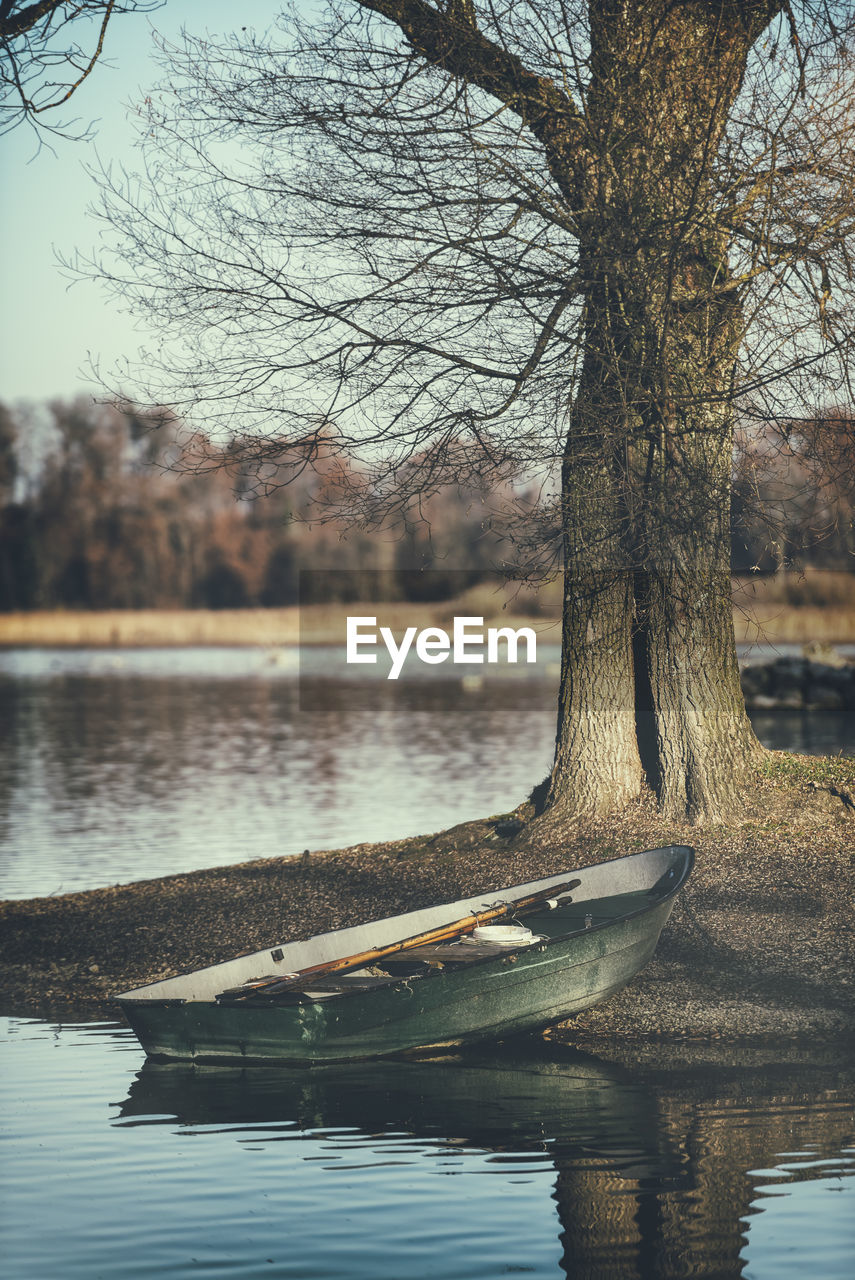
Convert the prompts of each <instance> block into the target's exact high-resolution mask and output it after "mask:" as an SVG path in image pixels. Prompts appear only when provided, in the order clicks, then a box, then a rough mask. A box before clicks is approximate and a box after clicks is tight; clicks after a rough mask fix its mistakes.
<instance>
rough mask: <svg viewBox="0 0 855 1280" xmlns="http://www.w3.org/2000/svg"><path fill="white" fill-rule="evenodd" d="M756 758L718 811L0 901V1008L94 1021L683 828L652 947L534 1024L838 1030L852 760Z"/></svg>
mask: <svg viewBox="0 0 855 1280" xmlns="http://www.w3.org/2000/svg"><path fill="white" fill-rule="evenodd" d="M769 759H770V767H769V768H768V770H767V772H766V774H765V775H764V777H763V778H761V779H760V780H759V781H758V782H757V783H756V785H754V784H752V789H751V792H750V794H747V795H746V797H745V807H744V811H743V812H742V813H741V814H740V815H739V818H738V820H735V821H734V822H733V823H732V824H730V825H728V826H716V827H707V828H689V827H686V826H681V825H677V824H666V823H665V822H663V821H662V820H661V819H660V818H659V817H658V816H657V815H656V814H655V813H653V812H652V811H651V810H650V809H648V808H645V807H644V806H636V807H633V808H632V809H630V810H628V811H627V812H625V813H623V814H621V815H619V816H617V817H615V818H614V819H612V820H610V821H607V822H600V823H595V824H585V825H584V826H583V825H580V824H576V825H574V826H572V827H570V828H569V829H568V830H567V831H566V832H565V833H563V834H562V838H561V840H560V842H559V843H560V847H556V846H555V843H554V842H551V845H550V847H549V848H547V847H542V845H541V844H539V842H538V839H537V838H536V836H533V835H532V834H531V833H530V831H529V830H527V828H526V827H525V826H522V827H521V829H519V830H515V828H516V827H518V826H519V823H518V822H516V821H513V820H509V816H508V815H502V816H500V817H493V818H490V819H485V820H483V821H480V822H472V823H466V824H464V825H462V826H459V827H454V828H452V829H450V830H448V831H443V832H440V833H438V834H436V835H433V836H427V837H419V838H416V839H409V840H402V841H399V842H393V843H386V844H363V845H357V846H355V847H354V848H350V849H344V850H338V851H334V852H329V853H313V854H311V855H310V856H304V857H303V858H298V859H287V860H286V859H279V858H271V859H264V860H261V861H255V862H250V863H244V864H239V865H235V866H227V867H214V868H211V869H209V870H204V871H198V872H192V873H190V874H187V875H178V876H169V877H166V878H164V879H159V880H141V881H138V882H136V883H134V884H130V885H120V886H115V887H111V888H103V889H96V890H92V891H90V892H86V893H74V894H67V895H65V896H63V897H56V898H35V899H29V900H26V901H11V902H4V903H0V976H2V983H3V992H4V995H3V1000H2V1002H0V1007H2V1011H3V1012H6V1013H10V1012H15V1013H18V1014H31V1015H33V1016H39V1017H48V1018H64V1019H67V1018H69V1017H80V1018H84V1019H85V1018H89V1017H94V1016H103V1015H104V1014H109V1013H115V1008H116V1007H115V1005H112V1004H111V997H112V996H113V995H115V994H116V993H117V992H119V991H122V990H125V989H127V988H129V987H132V986H136V985H139V984H141V983H144V982H148V981H153V980H155V979H158V978H162V977H168V976H170V975H173V974H175V973H179V972H182V971H186V970H190V969H195V968H198V967H200V966H202V965H206V964H212V963H215V962H217V961H219V960H225V959H229V958H230V957H232V956H235V955H238V954H241V953H243V952H248V951H254V950H256V949H260V948H262V947H266V946H271V945H274V944H276V943H280V942H283V941H286V940H290V939H296V938H303V937H308V936H310V935H312V934H314V933H319V932H324V931H326V930H328V929H334V928H338V927H341V926H343V925H346V924H354V923H357V922H359V921H363V920H371V919H377V918H380V917H382V916H387V915H394V914H396V913H398V912H400V911H405V910H408V909H410V908H415V907H421V906H427V905H430V904H432V903H437V902H442V901H445V900H451V899H454V898H457V897H460V896H462V895H463V894H469V893H472V892H477V891H480V890H484V891H487V890H489V889H495V888H501V887H503V886H504V885H508V884H513V883H518V882H520V881H523V880H526V879H534V878H536V877H538V876H540V875H549V874H553V873H555V872H559V871H563V870H567V869H572V868H573V867H576V866H584V865H590V864H591V863H595V862H603V861H606V860H608V859H609V858H613V857H617V856H619V855H621V854H623V853H628V852H633V851H635V850H637V849H643V848H652V847H655V846H657V845H663V844H670V843H687V844H692V845H694V847H695V850H696V865H695V871H694V873H693V875H692V879H691V881H690V882H689V884H688V886H687V888H686V889H685V890H684V891H683V893H682V894H681V896H680V898H679V899H678V902H677V905H676V906H675V909H674V912H673V915H672V917H671V921H670V922H669V925H668V926H667V928H666V931H665V933H664V934H663V936H662V940H661V942H660V945H659V948H658V950H657V953H656V955H655V957H654V959H653V960H652V961H651V963H650V964H649V965H648V966H647V968H646V969H645V970H644V971H643V972H642V973H641V974H640V975H639V976H638V977H637V978H636V980H635V981H634V982H633V983H632V984H631V985H630V986H629V987H628V988H627V989H626V990H625V991H623V992H621V993H620V994H619V995H618V996H616V997H615V998H613V999H612V1000H610V1001H608V1002H607V1003H606V1004H604V1005H601V1006H600V1007H598V1008H596V1009H592V1010H590V1011H588V1012H587V1013H585V1014H583V1015H581V1016H580V1017H579V1018H577V1019H575V1020H574V1021H573V1022H571V1023H567V1024H565V1025H564V1026H563V1027H562V1028H560V1029H558V1030H557V1031H553V1032H550V1033H549V1034H550V1035H551V1036H558V1037H560V1038H562V1039H566V1040H568V1041H570V1042H575V1043H592V1042H596V1041H597V1040H599V1039H600V1038H603V1039H607V1038H612V1037H621V1038H624V1039H636V1040H645V1041H654V1040H662V1039H664V1040H673V1041H686V1040H688V1041H696V1042H698V1041H701V1042H709V1041H730V1042H740V1043H746V1044H747V1043H751V1042H754V1043H758V1042H765V1041H769V1040H776V1041H787V1040H789V1041H797V1040H804V1039H810V1040H812V1041H814V1042H816V1041H826V1042H832V1041H839V1040H840V1039H841V1038H848V1037H850V1036H855V892H853V890H855V801H853V784H855V777H853V776H852V773H853V770H855V762H853V761H851V760H848V761H847V760H843V761H821V760H819V761H817V760H812V759H810V758H808V757H795V756H784V755H783V754H781V753H770V757H769ZM518 816H519V817H521V818H523V819H524V818H525V817H526V811H525V810H524V809H523V810H521V811H520V813H519V815H518Z"/></svg>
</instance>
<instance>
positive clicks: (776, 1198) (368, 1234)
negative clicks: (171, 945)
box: [0, 1020, 855, 1280]
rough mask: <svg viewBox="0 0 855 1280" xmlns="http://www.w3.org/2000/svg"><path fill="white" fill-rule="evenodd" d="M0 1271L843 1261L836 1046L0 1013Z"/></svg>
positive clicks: (848, 1218) (326, 1278) (132, 1278)
mask: <svg viewBox="0 0 855 1280" xmlns="http://www.w3.org/2000/svg"><path fill="white" fill-rule="evenodd" d="M0 1034H2V1036H3V1059H4V1071H3V1074H2V1084H0V1092H2V1098H3V1104H4V1105H3V1110H4V1113H5V1115H6V1116H7V1117H8V1119H7V1120H6V1121H5V1124H4V1135H3V1136H4V1147H5V1159H4V1162H3V1170H4V1172H3V1174H2V1179H3V1194H4V1201H5V1211H4V1221H3V1224H2V1242H0V1247H2V1249H3V1255H4V1257H5V1267H6V1269H5V1274H6V1275H7V1276H9V1277H10V1280H25V1278H26V1280H47V1278H53V1277H62V1278H63V1280H66V1278H73V1280H78V1278H79V1280H84V1278H85V1280H94V1278H96V1277H104V1280H114V1278H116V1280H118V1278H121V1277H127V1278H128V1280H142V1278H143V1277H155V1276H157V1277H160V1276H168V1277H188V1278H189V1277H194V1278H195V1277H211V1278H213V1277H217V1278H218V1280H250V1278H252V1280H255V1278H256V1277H259V1278H260V1277H288V1278H289V1280H339V1278H340V1277H353V1278H354V1280H402V1278H406V1280H428V1278H429V1280H461V1278H462V1277H466V1278H469V1277H471V1280H496V1278H497V1277H501V1276H510V1275H526V1276H531V1277H537V1278H543V1280H546V1278H547V1277H548V1278H549V1280H560V1278H561V1277H563V1276H570V1277H575V1278H576V1280H606V1278H608V1280H636V1278H637V1280H660V1278H661V1280H667V1278H669V1277H684V1276H685V1277H688V1276H705V1277H719V1278H720V1280H732V1278H733V1277H737V1276H744V1277H746V1280H804V1278H805V1277H811V1280H849V1277H850V1276H851V1274H852V1271H851V1265H852V1259H853V1256H854V1255H855V1225H853V1224H855V1176H853V1175H855V1147H854V1146H853V1140H855V1123H853V1107H852V1097H853V1094H852V1085H853V1070H852V1067H851V1065H850V1066H847V1065H845V1064H844V1063H842V1062H837V1063H835V1062H834V1061H833V1060H826V1061H824V1062H820V1063H818V1064H817V1063H816V1062H810V1063H808V1062H804V1063H801V1064H800V1063H798V1062H792V1061H791V1062H788V1063H787V1064H783V1065H782V1064H780V1063H775V1061H774V1055H768V1058H769V1060H768V1061H767V1060H764V1059H763V1058H762V1056H761V1057H760V1058H759V1059H758V1058H754V1059H752V1060H746V1061H742V1062H737V1063H735V1064H733V1065H731V1066H724V1065H722V1064H718V1065H716V1064H711V1063H709V1062H707V1063H702V1064H700V1065H696V1066H694V1067H685V1066H682V1065H681V1064H671V1066H670V1067H669V1068H668V1069H667V1070H666V1069H663V1068H662V1067H661V1066H659V1067H656V1066H645V1065H641V1064H638V1065H634V1066H632V1067H630V1066H627V1065H625V1064H624V1065H621V1064H619V1063H616V1062H606V1061H601V1060H599V1059H597V1058H594V1057H591V1056H588V1055H584V1054H580V1053H576V1052H574V1051H573V1050H570V1049H567V1048H564V1047H562V1046H559V1045H554V1046H551V1045H542V1046H538V1045H536V1044H532V1045H529V1046H526V1047H525V1048H523V1049H510V1048H508V1047H507V1046H505V1047H502V1048H498V1047H496V1048H493V1049H492V1050H491V1051H490V1052H489V1053H484V1054H482V1055H481V1056H473V1055H469V1056H467V1057H465V1058H460V1059H452V1060H450V1061H449V1060H443V1061H439V1060H437V1061H433V1062H423V1063H419V1062H389V1063H381V1064H376V1063H375V1064H370V1065H358V1064H354V1065H352V1066H350V1067H344V1068H335V1069H315V1070H309V1071H303V1072H297V1071H294V1070H290V1069H283V1070H271V1069H265V1068H254V1069H247V1070H239V1069H232V1068H217V1067H196V1068H193V1067H182V1066H164V1065H154V1064H146V1065H143V1064H142V1063H141V1060H140V1059H141V1055H140V1052H139V1050H138V1049H137V1046H136V1041H134V1040H133V1039H132V1038H131V1036H130V1033H128V1032H126V1031H124V1030H122V1029H121V1028H120V1027H117V1026H114V1025H112V1024H104V1025H89V1026H64V1027H63V1026H49V1025H47V1024H44V1023H38V1022H29V1021H21V1020H6V1022H5V1024H4V1025H3V1024H0Z"/></svg>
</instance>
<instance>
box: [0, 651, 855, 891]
mask: <svg viewBox="0 0 855 1280" xmlns="http://www.w3.org/2000/svg"><path fill="white" fill-rule="evenodd" d="M539 659H540V661H539V663H538V666H537V668H536V669H533V670H531V669H528V668H525V667H521V668H516V671H517V673H518V674H517V675H515V676H514V675H510V676H505V677H504V678H502V677H498V678H496V679H489V680H485V681H484V682H483V684H481V685H480V686H477V687H474V688H473V687H471V682H467V684H466V685H463V684H462V683H461V681H460V680H449V679H447V678H442V676H439V675H434V676H432V677H431V678H429V679H425V678H422V679H418V680H414V681H412V682H409V683H405V682H403V681H400V682H398V683H397V684H392V683H390V682H387V681H385V680H383V679H377V678H376V676H375V678H371V668H362V669H361V670H362V671H363V672H365V671H368V672H369V675H368V676H363V678H361V679H360V680H359V681H354V680H352V679H347V678H346V677H347V669H346V668H345V667H344V663H343V660H342V655H340V654H338V653H337V652H336V651H334V650H326V649H318V650H315V651H312V652H310V653H309V655H308V659H307V668H306V669H307V670H308V676H306V677H305V684H306V685H307V686H308V688H309V691H310V693H311V695H312V696H311V699H310V701H311V706H312V709H311V710H305V709H303V710H301V706H300V696H299V688H298V681H297V662H296V657H295V656H293V655H291V654H288V653H285V654H284V655H282V654H272V655H271V654H267V653H264V652H261V651H257V650H248V649H217V650H211V649H197V650H160V651H158V650H144V651H139V652H125V653H122V654H120V655H119V654H115V653H110V652H99V651H73V652H60V651H53V652H52V651H45V650H34V651H18V652H5V653H4V652H0V897H5V898H20V897H30V896H33V895H43V894H51V893H68V892H71V891H72V890H75V889H89V888H95V887H97V886H100V885H105V884H115V883H122V882H127V881H130V880H140V879H144V878H147V877H149V876H161V875H168V874H170V873H173V872H179V871H190V870H194V869H197V868H200V867H208V866H214V865H216V864H218V863H220V864H222V863H230V862H243V861H248V860H250V859H252V858H265V857H270V856H271V855H277V854H298V853H302V851H303V850H304V849H329V848H336V847H340V846H343V845H349V844H355V843H358V842H360V841H370V840H385V839H390V838H393V837H396V836H405V835H417V834H420V833H423V832H427V831H436V830H440V829H441V828H443V827H446V826H450V825H451V824H452V823H455V822H462V821H464V820H465V819H468V818H476V817H483V816H484V815H485V814H489V813H501V812H503V811H505V810H507V809H509V808H511V807H513V806H514V805H516V804H518V803H519V802H520V801H521V800H523V799H524V798H525V797H526V796H527V795H528V793H529V792H530V791H531V789H532V787H533V786H534V785H535V784H536V783H538V782H540V781H541V780H542V779H543V778H544V777H545V775H546V773H547V772H548V770H549V766H550V763H551V757H552V744H553V735H554V724H555V688H556V679H557V677H556V674H555V673H556V671H557V659H558V652H557V649H554V648H550V647H548V646H542V647H541V648H540V650H539ZM350 670H351V671H352V668H350ZM437 670H438V669H437V668H434V669H433V671H434V672H436V671H437ZM756 728H757V731H758V733H759V735H760V737H761V739H762V740H763V741H764V742H765V743H766V745H768V746H772V747H787V748H789V749H792V750H796V751H806V752H834V751H838V750H840V749H844V750H846V751H847V752H855V723H853V722H852V720H851V718H849V719H847V718H846V717H844V716H842V715H838V716H835V715H831V716H802V715H799V714H797V713H796V714H794V713H779V714H776V715H774V716H770V715H765V716H763V717H762V718H758V720H757V721H756ZM508 742H512V743H513V748H512V749H511V750H509V749H508V745H507V744H508Z"/></svg>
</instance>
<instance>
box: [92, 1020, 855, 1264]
mask: <svg viewBox="0 0 855 1280" xmlns="http://www.w3.org/2000/svg"><path fill="white" fill-rule="evenodd" d="M674 1056H675V1055H674V1054H672V1053H669V1054H667V1055H666V1054H664V1053H663V1055H662V1056H661V1058H659V1059H658V1060H657V1059H656V1058H655V1057H654V1058H653V1059H652V1060H648V1061H647V1062H645V1063H643V1064H634V1065H633V1066H632V1067H628V1066H627V1065H625V1064H622V1063H620V1062H614V1061H611V1062H606V1061H602V1060H600V1059H598V1058H595V1057H593V1056H591V1055H588V1054H585V1053H582V1052H578V1051H575V1050H572V1049H570V1048H567V1047H565V1046H562V1045H560V1044H550V1043H546V1042H544V1043H543V1045H537V1044H534V1045H532V1044H530V1043H527V1044H526V1045H525V1047H524V1048H522V1049H521V1048H516V1047H514V1046H510V1045H507V1046H498V1047H497V1046H493V1047H492V1048H491V1049H490V1051H489V1053H486V1052H483V1053H481V1054H479V1055H478V1056H475V1055H473V1054H467V1055H465V1056H460V1057H457V1058H443V1059H438V1060H433V1061H383V1062H371V1063H354V1064H348V1065H341V1066H339V1065H335V1066H328V1067H320V1068H318V1067H316V1068H313V1069H310V1070H298V1069H293V1068H289V1069H282V1068H266V1067H250V1068H237V1067H222V1066H213V1065H209V1066H192V1065H188V1064H183V1063H155V1062H151V1061H147V1062H146V1063H145V1064H144V1066H143V1067H142V1069H141V1071H140V1072H139V1074H138V1076H137V1078H136V1080H135V1081H134V1084H133V1085H132V1087H131V1089H130V1093H129V1095H128V1097H127V1099H126V1100H125V1101H124V1103H123V1104H121V1109H120V1119H119V1120H118V1121H117V1123H118V1124H120V1125H136V1124H164V1123H167V1124H168V1123H171V1122H173V1121H178V1122H179V1123H180V1124H181V1125H182V1126H216V1127H217V1130H218V1131H219V1132H220V1133H221V1132H222V1126H236V1129H235V1133H236V1137H237V1138H238V1140H244V1141H245V1140H246V1138H247V1134H248V1132H249V1133H250V1134H251V1135H252V1137H253V1138H254V1139H256V1140H258V1141H260V1142H263V1141H265V1140H272V1139H273V1138H274V1136H275V1137H277V1138H281V1136H282V1131H283V1128H285V1129H291V1130H293V1129H294V1128H296V1130H297V1131H301V1132H307V1131H308V1132H313V1133H317V1132H318V1131H324V1130H330V1131H335V1130H341V1129H347V1130H350V1131H355V1133H356V1134H357V1135H359V1134H362V1135H365V1136H366V1139H370V1149H371V1151H372V1152H373V1155H374V1159H375V1162H376V1163H380V1162H382V1161H383V1144H384V1139H385V1141H386V1142H387V1143H389V1144H390V1146H391V1144H392V1140H393V1137H394V1140H396V1141H398V1142H399V1141H400V1139H401V1135H402V1133H404V1134H407V1135H410V1136H412V1137H413V1138H416V1139H424V1140H427V1142H428V1143H429V1148H428V1151H427V1154H428V1155H433V1154H437V1153H440V1154H441V1152H442V1151H443V1149H445V1150H446V1151H447V1150H450V1149H453V1150H454V1151H455V1152H458V1153H463V1155H464V1158H465V1153H466V1151H467V1150H471V1151H478V1152H484V1151H485V1150H486V1151H490V1152H494V1153H502V1154H501V1155H500V1156H498V1158H499V1159H505V1160H510V1159H511V1158H512V1156H513V1154H514V1153H527V1152H528V1153H541V1154H542V1159H543V1160H544V1161H547V1162H548V1163H549V1164H551V1166H552V1167H553V1168H554V1171H555V1177H554V1180H551V1183H552V1189H551V1194H552V1198H553V1200H554V1201H555V1203H556V1205H557V1209H558V1217H559V1221H560V1243H561V1249H562V1257H561V1267H562V1269H563V1271H564V1272H566V1274H567V1275H568V1276H570V1277H576V1278H577V1280H581V1278H582V1277H584V1278H585V1280H667V1278H669V1277H675V1278H676V1277H689V1276H703V1277H706V1278H707V1280H712V1278H713V1277H719V1278H721V1280H725V1278H727V1280H732V1278H733V1277H738V1276H740V1275H742V1274H743V1270H744V1268H745V1266H746V1256H747V1255H746V1250H747V1253H748V1254H750V1252H751V1250H750V1223H751V1220H752V1217H751V1215H752V1214H753V1213H756V1212H758V1208H757V1201H758V1198H759V1197H761V1196H762V1195H763V1188H764V1186H770V1185H771V1184H772V1183H775V1186H774V1188H773V1190H774V1192H775V1193H777V1194H780V1185H779V1184H780V1183H781V1182H786V1185H787V1187H788V1188H790V1187H792V1185H793V1183H794V1181H798V1180H799V1179H815V1178H819V1177H825V1176H828V1175H829V1172H831V1174H832V1175H837V1176H841V1177H842V1176H843V1175H846V1174H853V1173H855V1159H853V1157H852V1155H851V1154H850V1155H847V1154H846V1148H847V1146H848V1147H850V1148H851V1145H852V1142H853V1137H855V1134H853V1117H852V1106H851V1097H852V1084H853V1078H855V1072H853V1070H852V1068H851V1067H849V1066H848V1065H842V1064H841V1063H840V1062H839V1061H835V1060H834V1059H833V1058H832V1059H831V1060H830V1061H827V1062H817V1061H812V1062H810V1063H809V1064H807V1063H805V1062H803V1061H795V1062H791V1063H785V1064H776V1063H774V1060H773V1063H772V1064H771V1065H770V1064H768V1063H765V1062H764V1061H763V1055H762V1053H761V1052H760V1051H755V1052H754V1053H753V1055H752V1054H750V1053H748V1052H747V1051H746V1052H745V1053H743V1054H742V1055H741V1057H740V1059H739V1061H732V1060H731V1061H730V1062H727V1061H722V1060H720V1059H719V1060H718V1061H716V1060H715V1059H714V1058H711V1056H710V1054H708V1055H707V1058H706V1060H703V1059H701V1060H699V1059H698V1058H697V1057H695V1059H694V1061H692V1060H686V1059H685V1056H684V1058H683V1061H682V1062H676V1063H675V1061H674ZM817 1099H819V1100H818V1101H817ZM255 1126H264V1127H265V1128H259V1129H255V1128H254V1127H255ZM271 1126H273V1129H272V1130H271ZM277 1126H278V1127H277ZM784 1154H786V1155H787V1156H788V1159H789V1164H788V1166H787V1169H788V1172H786V1173H783V1172H778V1171H777V1170H776V1169H775V1166H776V1165H780V1164H781V1158H782V1156H783V1155H784ZM776 1174H777V1176H776ZM487 1229H489V1226H488V1224H487ZM746 1242H748V1245H747V1244H746ZM361 1247H362V1248H370V1242H367V1241H366V1242H363V1243H362V1245H361ZM808 1256H811V1255H808ZM751 1274H754V1273H753V1271H752V1272H751ZM763 1274H775V1272H774V1271H772V1272H770V1271H768V1270H766V1271H765V1272H764V1273H763ZM781 1274H784V1273H783V1272H782V1273H781ZM787 1274H790V1273H789V1272H788V1273H787ZM792 1274H796V1273H795V1272H793V1273H792ZM814 1274H823V1273H822V1271H821V1268H820V1269H819V1270H817V1271H815V1272H814Z"/></svg>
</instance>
